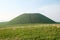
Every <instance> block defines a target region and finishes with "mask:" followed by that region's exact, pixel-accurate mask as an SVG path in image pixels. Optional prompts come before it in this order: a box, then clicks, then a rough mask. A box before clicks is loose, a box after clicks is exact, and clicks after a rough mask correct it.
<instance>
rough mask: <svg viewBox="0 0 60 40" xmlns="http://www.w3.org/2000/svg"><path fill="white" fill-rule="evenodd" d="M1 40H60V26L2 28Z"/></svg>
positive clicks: (22, 25)
mask: <svg viewBox="0 0 60 40" xmlns="http://www.w3.org/2000/svg"><path fill="white" fill-rule="evenodd" d="M0 40H60V24H16V25H7V26H6V25H5V26H4V27H2V26H0Z"/></svg>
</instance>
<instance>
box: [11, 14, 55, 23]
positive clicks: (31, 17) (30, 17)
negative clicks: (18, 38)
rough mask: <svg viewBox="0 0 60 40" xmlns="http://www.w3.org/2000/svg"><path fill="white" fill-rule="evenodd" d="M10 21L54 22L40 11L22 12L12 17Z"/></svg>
mask: <svg viewBox="0 0 60 40" xmlns="http://www.w3.org/2000/svg"><path fill="white" fill-rule="evenodd" d="M10 23H11V24H25V23H55V22H54V21H53V20H51V19H49V18H48V17H46V16H44V15H42V14H40V13H24V14H22V15H19V16H18V17H16V18H14V19H12V20H11V21H10Z"/></svg>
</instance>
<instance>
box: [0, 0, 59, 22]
mask: <svg viewBox="0 0 60 40" xmlns="http://www.w3.org/2000/svg"><path fill="white" fill-rule="evenodd" d="M23 13H41V14H43V15H45V16H47V17H49V18H50V19H52V20H54V21H56V22H60V0H0V22H5V21H10V20H12V19H13V18H15V17H17V16H18V15H21V14H23Z"/></svg>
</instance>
